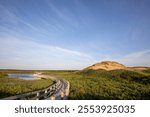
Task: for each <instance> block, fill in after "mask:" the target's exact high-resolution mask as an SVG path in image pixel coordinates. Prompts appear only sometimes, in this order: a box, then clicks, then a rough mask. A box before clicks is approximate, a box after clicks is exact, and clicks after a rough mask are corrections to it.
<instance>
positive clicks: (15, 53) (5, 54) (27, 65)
mask: <svg viewBox="0 0 150 117" xmlns="http://www.w3.org/2000/svg"><path fill="white" fill-rule="evenodd" d="M0 43H1V50H0V59H1V61H0V68H23V69H82V68H84V67H86V66H87V65H89V64H90V63H93V62H94V59H93V58H92V57H90V56H89V55H86V54H84V53H81V52H79V51H74V50H70V49H66V48H61V47H57V46H52V45H43V44H39V43H36V42H33V41H29V40H23V39H22V40H20V39H17V38H12V37H7V38H3V40H2V39H0ZM6 47H7V48H6Z"/></svg>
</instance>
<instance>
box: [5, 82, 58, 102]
mask: <svg viewBox="0 0 150 117" xmlns="http://www.w3.org/2000/svg"><path fill="white" fill-rule="evenodd" d="M59 85H61V83H60V80H56V81H55V84H53V85H51V86H49V87H48V88H45V89H41V90H37V91H32V92H28V93H24V94H20V95H15V96H10V97H6V98H3V100H28V99H29V100H43V99H47V98H49V97H50V96H52V95H53V93H54V91H56V90H57V87H59Z"/></svg>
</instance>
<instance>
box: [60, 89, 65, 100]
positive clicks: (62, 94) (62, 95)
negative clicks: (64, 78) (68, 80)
mask: <svg viewBox="0 0 150 117" xmlns="http://www.w3.org/2000/svg"><path fill="white" fill-rule="evenodd" d="M60 96H61V100H63V99H64V96H65V94H64V92H63V91H61V92H60Z"/></svg>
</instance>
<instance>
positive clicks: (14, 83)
mask: <svg viewBox="0 0 150 117" xmlns="http://www.w3.org/2000/svg"><path fill="white" fill-rule="evenodd" d="M34 72H35V71H22V70H20V71H18V70H0V98H4V97H8V96H12V95H16V94H21V93H25V92H29V91H34V90H38V89H42V88H46V87H48V86H49V85H50V84H52V83H53V81H51V80H46V79H45V80H22V79H18V78H8V77H7V74H8V73H34Z"/></svg>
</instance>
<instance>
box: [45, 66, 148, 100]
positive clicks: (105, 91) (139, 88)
mask: <svg viewBox="0 0 150 117" xmlns="http://www.w3.org/2000/svg"><path fill="white" fill-rule="evenodd" d="M149 71H150V70H146V71H131V70H113V71H105V70H88V69H87V70H82V71H49V72H45V74H49V75H55V76H61V77H63V78H65V79H66V80H68V81H70V84H71V88H70V99H81V100H83V99H87V100H90V99H119V100H120V99H129V100H132V99H136V100H137V99H150V74H149V73H150V72H149Z"/></svg>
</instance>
